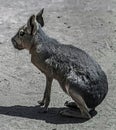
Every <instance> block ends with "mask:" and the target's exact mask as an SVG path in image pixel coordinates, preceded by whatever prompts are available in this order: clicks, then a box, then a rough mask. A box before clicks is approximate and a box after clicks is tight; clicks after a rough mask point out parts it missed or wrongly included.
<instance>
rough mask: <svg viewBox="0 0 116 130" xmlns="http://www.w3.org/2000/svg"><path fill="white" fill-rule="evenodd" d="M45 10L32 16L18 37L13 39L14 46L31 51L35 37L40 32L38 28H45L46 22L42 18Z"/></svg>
mask: <svg viewBox="0 0 116 130" xmlns="http://www.w3.org/2000/svg"><path fill="white" fill-rule="evenodd" d="M43 11H44V9H42V10H41V11H40V12H39V13H38V14H37V15H32V16H31V17H30V18H29V19H28V21H27V24H26V25H24V26H22V27H21V28H20V29H19V30H18V32H17V33H16V35H15V36H14V37H13V38H12V39H11V40H12V43H13V46H14V47H15V48H16V49H18V50H22V49H28V50H30V48H31V46H32V44H33V43H32V40H33V37H34V36H35V35H36V33H37V31H38V27H39V26H41V27H43V26H44V20H43V17H42V14H43Z"/></svg>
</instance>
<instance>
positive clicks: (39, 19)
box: [36, 8, 44, 27]
mask: <svg viewBox="0 0 116 130" xmlns="http://www.w3.org/2000/svg"><path fill="white" fill-rule="evenodd" d="M43 11H44V8H43V9H42V10H41V11H40V12H39V13H38V14H37V15H36V20H37V22H38V23H39V24H40V25H41V26H42V27H43V26H44V20H43V16H42V14H43Z"/></svg>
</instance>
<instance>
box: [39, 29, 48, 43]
mask: <svg viewBox="0 0 116 130" xmlns="http://www.w3.org/2000/svg"><path fill="white" fill-rule="evenodd" d="M37 36H38V41H39V43H43V42H47V41H49V39H50V38H49V37H48V36H47V35H46V34H45V32H44V31H43V30H42V28H41V27H39V30H38V33H37Z"/></svg>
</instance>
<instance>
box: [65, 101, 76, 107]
mask: <svg viewBox="0 0 116 130" xmlns="http://www.w3.org/2000/svg"><path fill="white" fill-rule="evenodd" d="M64 105H65V106H67V107H70V108H77V105H76V103H75V102H70V101H66V102H65V103H64Z"/></svg>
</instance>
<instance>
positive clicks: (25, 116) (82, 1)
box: [0, 0, 116, 130]
mask: <svg viewBox="0 0 116 130" xmlns="http://www.w3.org/2000/svg"><path fill="white" fill-rule="evenodd" d="M41 8H45V12H44V20H45V27H44V28H43V30H44V31H45V32H46V33H47V34H48V35H49V36H51V37H53V38H56V39H57V40H58V41H60V42H62V43H63V44H72V45H74V46H76V47H79V48H81V49H83V50H85V51H86V52H87V53H89V54H90V55H91V56H92V57H93V58H94V59H95V60H96V61H97V62H98V63H99V64H100V65H101V66H102V68H103V70H104V71H105V72H106V74H107V76H108V82H109V93H108V95H107V96H106V98H105V100H104V101H103V102H102V104H101V105H99V106H98V107H97V108H96V111H97V114H96V115H95V116H94V117H93V118H92V119H90V120H88V121H85V120H81V119H75V118H67V117H61V116H60V115H59V114H58V112H59V111H60V110H61V109H62V108H63V107H64V102H65V101H66V100H70V98H69V97H68V96H67V95H66V94H64V92H63V91H62V90H61V88H60V87H59V84H58V83H57V82H56V81H54V82H53V88H52V95H51V96H52V97H51V103H50V106H49V112H48V113H46V114H45V113H41V108H39V107H38V106H37V105H38V104H37V101H38V100H40V99H41V98H42V96H43V92H44V88H45V77H44V75H43V74H42V73H41V72H40V71H39V70H38V69H37V68H36V67H34V66H33V65H32V64H31V61H30V55H29V52H28V51H26V50H23V51H20V52H17V51H16V50H15V49H14V48H13V46H12V44H11V41H10V39H11V37H12V36H13V35H14V34H15V33H16V31H17V29H18V28H19V27H20V26H22V25H23V24H24V23H26V21H27V19H28V17H29V16H30V15H32V14H33V13H34V14H35V13H37V12H38V11H40V9H41ZM0 96H1V98H0V130H116V0H28V1H27V0H0Z"/></svg>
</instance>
